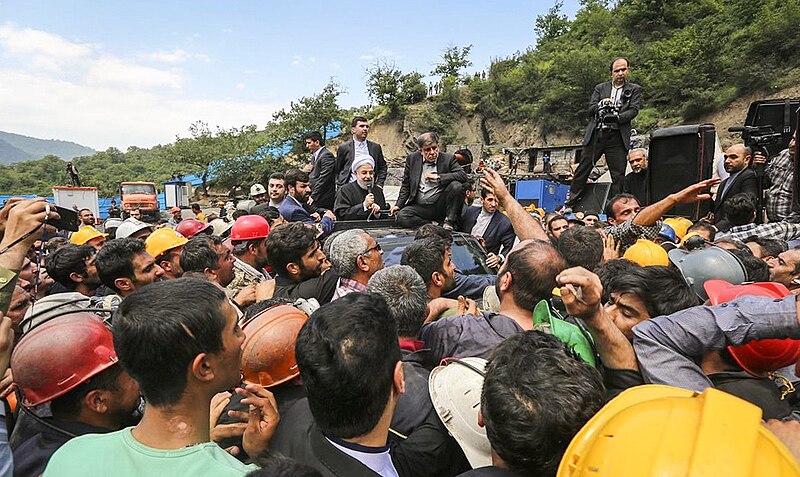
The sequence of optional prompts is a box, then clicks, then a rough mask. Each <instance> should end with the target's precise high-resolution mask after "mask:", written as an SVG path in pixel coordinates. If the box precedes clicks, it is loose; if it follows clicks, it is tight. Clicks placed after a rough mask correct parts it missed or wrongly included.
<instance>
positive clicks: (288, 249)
mask: <svg viewBox="0 0 800 477" xmlns="http://www.w3.org/2000/svg"><path fill="white" fill-rule="evenodd" d="M316 241H317V233H316V231H315V229H313V228H311V227H307V226H306V224H304V223H302V222H291V223H288V224H281V225H279V226H277V227H275V228H274V229H273V230H270V233H269V236H268V237H267V261H268V262H269V265H270V266H271V267H272V270H273V271H274V272H275V273H277V274H278V275H283V276H286V266H287V265H289V264H290V263H297V264H300V263H302V259H303V255H305V254H306V253H308V249H310V248H311V247H313V246H314V242H316Z"/></svg>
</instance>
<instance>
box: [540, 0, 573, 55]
mask: <svg viewBox="0 0 800 477" xmlns="http://www.w3.org/2000/svg"><path fill="white" fill-rule="evenodd" d="M563 7H564V2H563V1H560V0H559V1H558V2H556V4H555V5H553V6H552V7H550V9H549V10H547V13H545V14H544V15H539V16H538V17H536V26H534V28H533V31H534V33H536V38H537V40H538V44H539V45H541V44H543V43H545V42H548V41H551V40H555V39H556V38H558V37H560V36H561V35H563V34H564V33H566V32H567V31H568V30H569V23H570V22H569V18H567V16H566V15H564V14H562V13H561V8H563Z"/></svg>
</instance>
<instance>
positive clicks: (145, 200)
mask: <svg viewBox="0 0 800 477" xmlns="http://www.w3.org/2000/svg"><path fill="white" fill-rule="evenodd" d="M119 196H120V201H121V202H122V204H121V207H122V217H123V218H128V217H129V216H130V213H131V210H133V209H139V211H140V212H141V213H142V220H145V218H149V221H157V220H158V216H159V204H158V197H157V196H156V184H155V183H154V182H121V183H120V184H119Z"/></svg>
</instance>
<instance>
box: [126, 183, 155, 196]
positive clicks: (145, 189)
mask: <svg viewBox="0 0 800 477" xmlns="http://www.w3.org/2000/svg"><path fill="white" fill-rule="evenodd" d="M122 193H123V195H130V194H147V195H153V194H155V193H156V188H155V187H153V186H152V185H151V184H125V185H123V186H122Z"/></svg>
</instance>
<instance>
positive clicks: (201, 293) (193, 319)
mask: <svg viewBox="0 0 800 477" xmlns="http://www.w3.org/2000/svg"><path fill="white" fill-rule="evenodd" d="M226 303H227V298H226V296H225V292H224V291H222V290H221V289H220V288H219V287H218V286H217V285H215V284H213V283H211V282H209V281H206V280H199V279H196V278H178V279H175V280H166V281H163V282H156V283H154V284H152V285H150V286H146V287H142V288H140V289H137V290H136V291H134V292H133V293H131V294H130V295H129V296H128V297H127V298H125V300H123V301H122V303H121V304H120V307H119V309H117V311H116V312H115V313H114V318H113V320H114V326H113V327H112V330H111V332H112V334H113V335H114V349H115V350H116V351H117V356H119V361H120V363H121V364H122V367H123V368H124V369H125V371H127V372H128V374H130V375H131V377H132V378H133V379H135V380H136V381H137V382H138V383H139V386H140V388H141V391H142V394H143V395H144V397H145V399H146V400H147V402H148V404H152V405H156V406H165V405H170V404H175V403H176V402H178V401H179V400H180V399H181V396H182V395H183V392H184V390H185V389H186V383H187V378H186V375H187V370H188V367H189V366H190V365H191V363H192V360H193V359H194V358H195V357H196V356H197V355H198V354H200V353H217V352H219V351H221V350H222V332H223V330H224V329H225V325H226V317H225V316H224V314H223V305H224V304H226ZM153 310H158V312H157V313H154V312H153Z"/></svg>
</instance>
